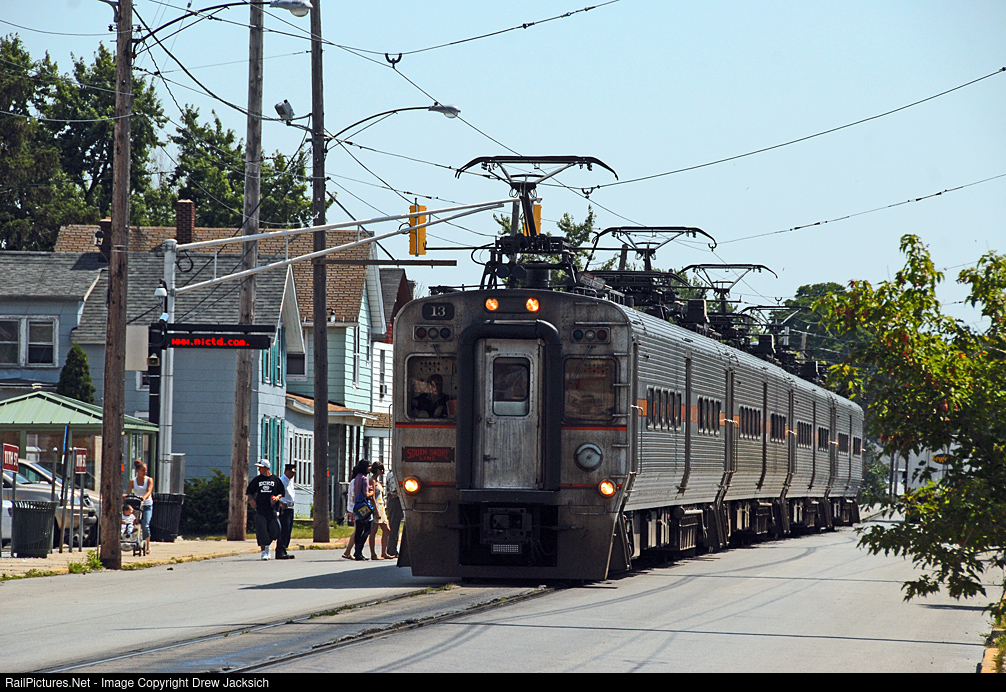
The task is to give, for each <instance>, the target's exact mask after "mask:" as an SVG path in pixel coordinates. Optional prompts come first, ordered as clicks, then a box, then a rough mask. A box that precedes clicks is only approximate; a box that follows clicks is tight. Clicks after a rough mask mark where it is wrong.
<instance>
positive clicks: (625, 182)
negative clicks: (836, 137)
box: [585, 67, 1006, 196]
mask: <svg viewBox="0 0 1006 692" xmlns="http://www.w3.org/2000/svg"><path fill="white" fill-rule="evenodd" d="M1004 72H1006V67H1001V68H999V69H998V70H995V71H994V72H990V73H988V74H986V75H983V76H981V77H978V78H977V79H972V80H971V81H969V82H965V83H964V84H959V85H957V86H955V87H953V88H951V89H947V90H945V91H941V92H940V93H938V94H933V95H932V96H927V97H926V98H923V99H919V100H918V101H913V102H912V103H909V104H906V105H904V106H899V107H898V108H894V109H891V110H889V111H885V112H883V113H878V114H876V115H871V116H869V117H867V118H861V119H859V120H856V121H855V122H851V123H846V124H845V125H839V126H838V127H832V128H829V129H827V130H822V131H821V132H815V133H814V134H812V135H806V136H805V137H798V138H796V139H791V140H789V141H786V142H781V143H779V144H773V145H772V146H768V147H762V148H760V149H755V150H753V151H748V152H745V153H743V154H736V155H735V156H728V157H726V158H722V159H716V160H715V161H707V162H706V163H700V164H696V165H694V166H686V167H684V168H677V169H675V170H672V171H664V172H663V173H654V174H652V175H644V176H641V177H638V178H629V179H626V180H616V181H615V182H613V183H603V184H600V185H594V186H593V187H590V188H587V189H586V192H585V194H587V195H588V196H589V195H590V194H591V193H592V192H594V191H595V190H600V189H602V188H605V187H615V186H616V185H628V184H629V183H638V182H641V181H644V180H653V179H654V178H663V177H665V176H669V175H676V174H678V173H684V172H686V171H694V170H697V169H699V168H706V167H708V166H715V165H717V164H720V163H726V162H728V161H736V160H737V159H742V158H745V157H747V156H754V155H755V154H762V153H764V152H766V151H772V150H773V149H781V148H782V147H788V146H790V145H792V144H797V143H799V142H806V141H807V140H809V139H814V138H815V137H822V136H824V135H827V134H831V133H832V132H838V131H839V130H845V129H847V128H850V127H855V126H856V125H862V124H863V123H867V122H870V121H871V120H877V119H879V118H884V117H886V116H888V115H893V114H894V113H898V112H900V111H903V110H906V109H908V108H912V107H914V106H918V105H920V104H922V103H926V102H927V101H932V100H933V99H937V98H940V97H941V96H946V95H947V94H950V93H953V92H955V91H959V90H960V89H964V88H966V87H969V86H972V85H974V84H977V83H978V82H981V81H984V80H986V79H988V78H990V77H994V76H996V75H999V74H1002V73H1004Z"/></svg>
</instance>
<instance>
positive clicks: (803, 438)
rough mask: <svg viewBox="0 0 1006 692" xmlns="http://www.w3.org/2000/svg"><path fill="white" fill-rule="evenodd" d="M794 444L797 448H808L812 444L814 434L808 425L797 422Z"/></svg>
mask: <svg viewBox="0 0 1006 692" xmlns="http://www.w3.org/2000/svg"><path fill="white" fill-rule="evenodd" d="M796 444H797V446H798V447H810V446H812V445H813V444H814V433H813V429H812V428H811V425H810V423H803V422H800V421H797V424H796Z"/></svg>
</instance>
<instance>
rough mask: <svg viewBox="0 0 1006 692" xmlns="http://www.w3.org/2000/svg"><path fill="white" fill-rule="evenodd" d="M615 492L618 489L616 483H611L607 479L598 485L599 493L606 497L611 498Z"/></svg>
mask: <svg viewBox="0 0 1006 692" xmlns="http://www.w3.org/2000/svg"><path fill="white" fill-rule="evenodd" d="M615 490H616V488H615V484H614V482H612V481H609V480H607V479H605V480H603V481H601V482H600V483H598V485H597V492H599V493H601V494H602V495H604V496H605V497H611V496H612V495H614V494H615Z"/></svg>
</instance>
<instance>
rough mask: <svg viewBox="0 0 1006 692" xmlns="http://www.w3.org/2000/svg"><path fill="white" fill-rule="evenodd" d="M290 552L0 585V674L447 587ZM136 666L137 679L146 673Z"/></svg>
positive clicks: (385, 566) (333, 555)
mask: <svg viewBox="0 0 1006 692" xmlns="http://www.w3.org/2000/svg"><path fill="white" fill-rule="evenodd" d="M156 545H157V544H155V546H156ZM163 545H174V544H163ZM155 550H156V548H155ZM155 554H156V553H155ZM295 554H296V556H297V557H296V559H294V560H269V561H262V560H260V559H259V556H258V551H257V550H254V552H250V553H246V554H241V555H236V556H232V557H223V558H219V559H212V560H202V561H196V562H184V563H175V564H162V565H159V566H156V567H151V568H148V569H142V570H137V571H111V570H103V571H100V572H93V573H90V574H64V575H60V576H53V577H45V578H30V579H14V580H10V581H5V582H0V622H2V623H3V635H4V636H3V640H4V645H3V647H2V648H0V652H2V653H0V670H3V671H5V672H14V671H36V670H46V669H53V668H57V667H60V666H69V665H73V664H76V663H79V662H82V661H89V660H94V659H99V658H102V657H109V656H115V655H118V654H123V653H127V652H130V651H137V650H151V649H155V648H157V647H162V646H165V645H169V644H171V643H174V642H177V641H180V640H188V639H194V638H197V637H204V636H210V635H213V634H218V633H221V632H231V631H241V630H244V629H248V628H254V627H257V626H260V625H263V624H268V623H274V622H278V621H284V620H286V619H288V618H293V617H298V616H303V615H308V614H311V613H317V612H321V611H325V610H329V609H333V608H338V607H339V606H342V605H346V604H353V603H362V602H368V601H373V600H376V599H382V598H390V597H394V596H397V595H402V594H407V593H411V592H414V591H416V590H420V589H424V588H426V587H429V586H439V585H441V584H443V583H445V580H436V579H417V578H414V577H412V574H411V571H410V570H408V569H399V568H398V567H396V566H395V564H394V562H393V561H390V560H389V561H378V562H371V561H367V562H356V561H353V560H344V559H342V557H341V554H342V553H341V551H339V550H298V551H297V552H296V553H295ZM137 664H138V665H139V666H140V667H138V668H137V669H136V670H135V672H143V670H144V669H143V668H142V662H137Z"/></svg>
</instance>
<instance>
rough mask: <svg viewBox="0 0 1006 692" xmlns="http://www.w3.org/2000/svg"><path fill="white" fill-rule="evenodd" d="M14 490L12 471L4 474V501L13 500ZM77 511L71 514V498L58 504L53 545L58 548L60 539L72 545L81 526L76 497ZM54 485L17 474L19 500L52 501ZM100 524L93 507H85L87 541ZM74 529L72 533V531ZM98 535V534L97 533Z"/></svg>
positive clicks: (57, 494)
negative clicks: (69, 500)
mask: <svg viewBox="0 0 1006 692" xmlns="http://www.w3.org/2000/svg"><path fill="white" fill-rule="evenodd" d="M13 488H14V474H12V473H11V472H10V471H4V472H3V499H4V500H5V501H9V500H11V499H12V497H11V495H12V492H13ZM75 497H76V500H75V507H74V509H75V511H74V512H73V513H72V514H71V513H70V511H69V509H70V506H69V504H68V503H67V500H68V499H69V498H64V500H63V504H62V505H60V504H58V505H57V506H56V516H55V523H54V525H53V527H54V530H53V537H52V540H53V545H54V546H58V545H59V541H60V537H62V540H63V542H64V543H67V544H70V545H72V543H71V542H72V541H74V540H75V539H74V537H75V536H76V535H77V529H78V527H79V526H80V509H79V504H78V503H79V502H80V501H81V500H80V497H79V496H75ZM51 498H52V484H51V483H32V482H31V481H30V480H28V478H27V477H25V476H24V475H22V474H20V473H19V474H17V499H18V500H35V501H42V502H51V501H52V499H51ZM56 502H57V503H58V502H59V489H58V488H57V489H56ZM64 505H65V506H66V509H67V511H66V512H65V514H66V526H64V525H63V524H64V516H63V515H64V512H63V506H64ZM97 523H98V515H97V514H96V513H95V511H94V508H93V507H88V506H87V505H86V504H85V505H84V524H83V527H84V535H85V539H86V537H87V535H88V534H89V533H91V531H92V528H93V527H94V526H95V525H96V524H97ZM71 527H72V531H71ZM95 533H96V532H95Z"/></svg>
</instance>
